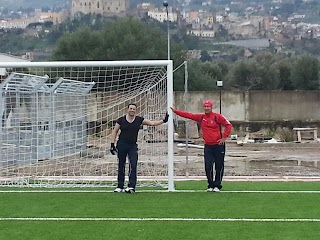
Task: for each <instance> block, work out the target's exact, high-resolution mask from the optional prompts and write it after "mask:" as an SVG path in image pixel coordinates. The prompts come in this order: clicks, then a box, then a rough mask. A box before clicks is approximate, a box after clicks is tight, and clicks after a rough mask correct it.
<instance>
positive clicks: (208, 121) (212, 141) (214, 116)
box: [174, 110, 232, 145]
mask: <svg viewBox="0 0 320 240" xmlns="http://www.w3.org/2000/svg"><path fill="white" fill-rule="evenodd" d="M174 113H175V114H177V115H179V116H181V117H184V118H188V119H191V120H194V121H197V122H199V123H200V124H201V130H202V137H203V140H204V142H205V144H208V145H217V144H218V141H219V139H221V134H222V137H224V138H227V137H229V135H230V133H231V129H232V124H231V123H230V122H229V121H228V120H227V119H226V118H225V117H224V116H223V115H221V114H219V113H216V112H211V113H208V114H205V113H190V112H185V111H181V110H174ZM221 125H222V126H224V127H225V130H224V132H222V133H221V132H220V131H221V128H220V127H221Z"/></svg>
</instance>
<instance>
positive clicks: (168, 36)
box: [163, 1, 170, 60]
mask: <svg viewBox="0 0 320 240" xmlns="http://www.w3.org/2000/svg"><path fill="white" fill-rule="evenodd" d="M163 6H164V7H165V8H166V12H167V42H168V60H170V28H169V11H168V6H169V4H168V2H167V1H164V2H163Z"/></svg>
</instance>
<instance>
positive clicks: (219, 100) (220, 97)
mask: <svg viewBox="0 0 320 240" xmlns="http://www.w3.org/2000/svg"><path fill="white" fill-rule="evenodd" d="M219 102H220V107H219V110H220V111H219V112H220V114H221V88H220V100H219Z"/></svg>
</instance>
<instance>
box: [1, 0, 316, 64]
mask: <svg viewBox="0 0 320 240" xmlns="http://www.w3.org/2000/svg"><path fill="white" fill-rule="evenodd" d="M156 2H157V4H155V3H152V2H147V1H146V2H141V3H138V4H136V5H133V2H131V1H130V0H72V1H70V2H68V3H67V4H66V5H65V6H61V7H60V8H52V9H50V8H47V9H30V8H28V9H24V8H20V9H19V10H12V11H8V9H5V8H1V11H0V29H2V30H6V29H22V30H23V31H25V34H27V35H31V36H34V37H37V36H38V35H39V32H40V31H45V32H46V33H48V32H50V26H55V25H58V24H61V23H62V22H63V21H65V20H66V19H73V18H76V17H77V16H79V15H84V14H96V15H101V16H103V17H119V16H137V17H140V18H150V19H154V20H156V21H158V22H166V21H167V20H169V22H170V23H171V24H174V25H175V26H177V27H178V28H181V29H182V28H183V29H185V31H186V34H187V35H191V36H197V37H199V38H201V39H207V40H212V41H217V39H218V40H219V41H220V42H221V41H225V42H230V41H234V40H252V39H262V40H261V41H260V43H262V44H260V45H259V44H258V45H257V46H255V44H250V47H251V48H257V49H259V48H260V49H261V48H266V47H269V46H270V45H271V44H273V45H274V46H275V47H276V48H277V49H281V42H282V40H283V39H290V40H298V41H299V40H301V39H318V38H320V21H318V23H316V22H317V19H316V20H315V21H314V22H313V23H311V22H308V21H306V19H310V18H308V15H307V13H305V14H303V13H301V11H300V12H299V13H292V14H290V15H286V14H282V15H281V14H275V13H276V12H277V11H278V12H279V13H281V11H279V9H281V7H283V5H281V4H282V0H272V1H271V0H270V1H266V2H268V4H267V6H266V5H264V4H258V3H255V2H254V1H253V2H248V4H246V5H245V6H244V4H243V3H242V2H240V1H227V2H228V4H225V5H224V7H223V8H220V9H218V10H215V9H217V8H216V7H215V6H216V1H213V0H203V1H198V0H176V1H173V3H172V4H171V5H170V4H168V6H166V7H165V6H164V5H163V2H160V1H156ZM195 2H197V4H198V6H199V7H198V8H195V7H194V6H195ZM301 2H302V3H304V4H313V1H312V0H303V1H301ZM240 5H241V6H242V8H241V9H243V10H239V9H240V7H239V6H240ZM192 6H193V7H192ZM220 6H221V4H220ZM48 26H49V28H48ZM248 54H250V52H249V53H248ZM198 55H199V54H198ZM25 57H26V58H32V54H30V53H29V54H28V56H25Z"/></svg>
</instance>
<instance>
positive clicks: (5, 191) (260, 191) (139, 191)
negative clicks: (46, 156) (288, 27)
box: [0, 190, 320, 194]
mask: <svg viewBox="0 0 320 240" xmlns="http://www.w3.org/2000/svg"><path fill="white" fill-rule="evenodd" d="M159 192H163V193H171V192H172V193H193V192H206V190H175V191H168V190H138V191H137V192H136V193H159ZM0 193H113V190H25V191H23V190H2V191H0ZM221 193H281V194H286V193H316V194H319V193H320V191H315V190H309V191H308V190H305V191H285V190H279V191H277V190H259V191H255V190H237V191H221V192H219V193H214V194H221ZM115 194H118V193H115ZM208 194H210V193H208Z"/></svg>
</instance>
